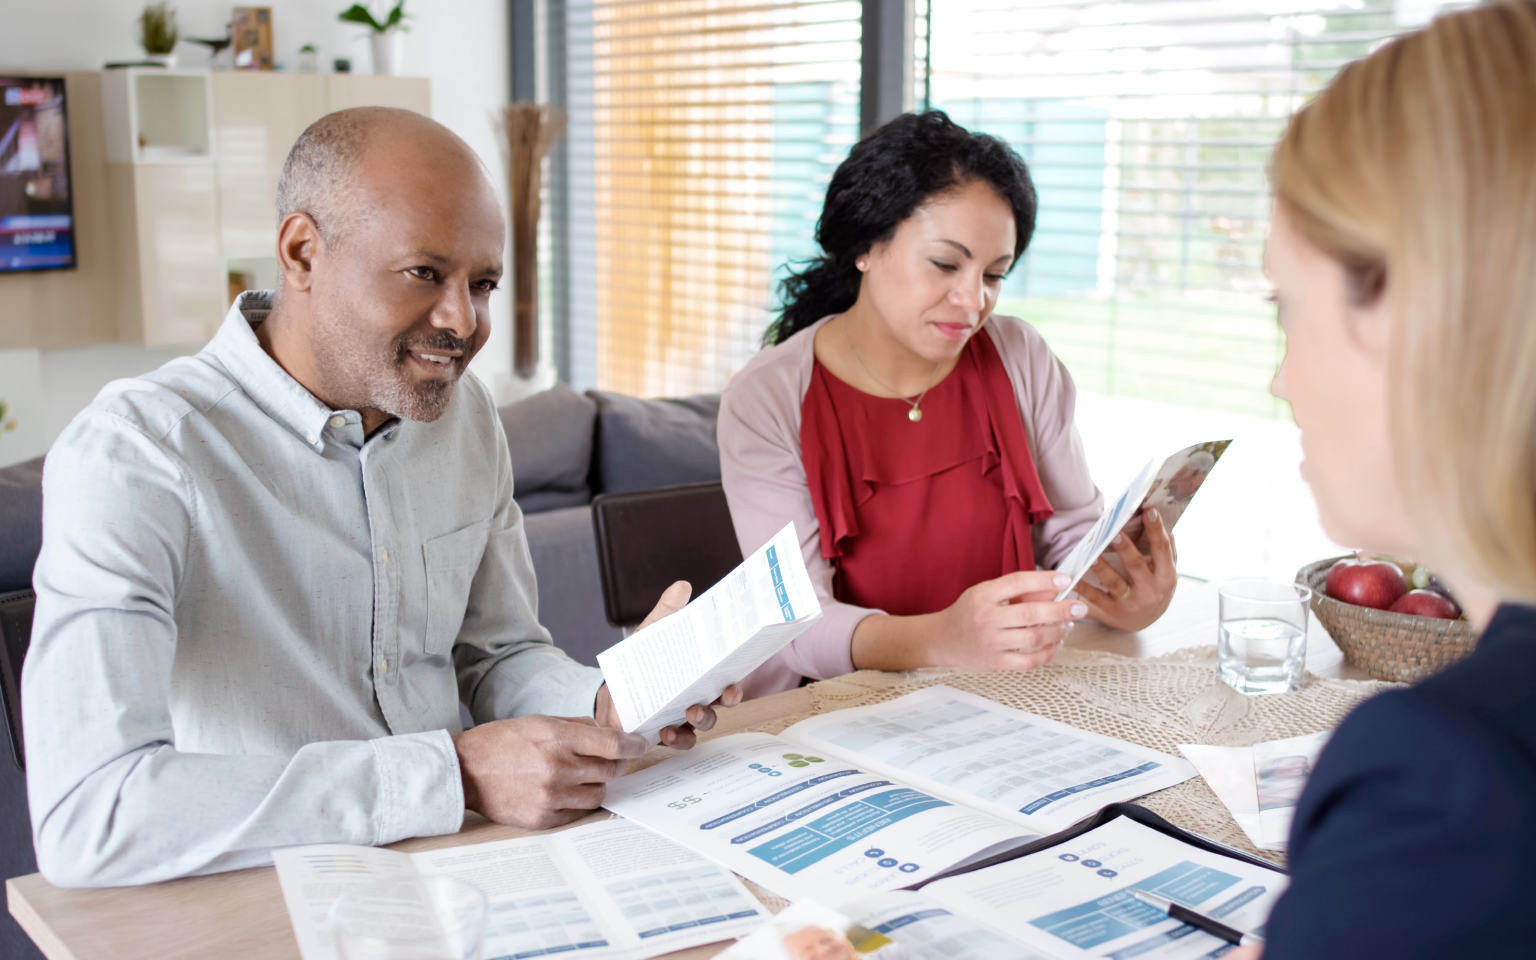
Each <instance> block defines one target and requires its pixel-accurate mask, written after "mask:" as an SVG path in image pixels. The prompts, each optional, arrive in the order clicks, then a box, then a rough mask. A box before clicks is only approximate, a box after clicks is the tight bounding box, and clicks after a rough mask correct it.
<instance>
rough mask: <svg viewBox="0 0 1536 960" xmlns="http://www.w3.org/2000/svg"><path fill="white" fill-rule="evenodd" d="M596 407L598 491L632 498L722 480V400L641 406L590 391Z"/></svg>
mask: <svg viewBox="0 0 1536 960" xmlns="http://www.w3.org/2000/svg"><path fill="white" fill-rule="evenodd" d="M587 396H589V397H591V398H592V399H593V400H595V401H597V456H596V457H595V458H594V463H593V468H594V474H595V478H594V484H593V486H594V490H595V491H596V492H600V493H628V492H630V491H631V490H650V489H653V488H655V487H671V486H676V485H677V484H680V483H699V482H701V481H705V480H719V479H720V447H719V445H718V444H717V443H716V442H715V421H716V419H718V417H719V415H720V395H719V394H703V395H700V396H697V397H682V398H679V399H668V400H641V399H640V398H638V397H627V396H625V395H623V394H621V393H604V392H601V391H598V390H588V391H587Z"/></svg>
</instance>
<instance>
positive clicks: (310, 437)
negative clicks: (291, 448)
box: [304, 433, 320, 443]
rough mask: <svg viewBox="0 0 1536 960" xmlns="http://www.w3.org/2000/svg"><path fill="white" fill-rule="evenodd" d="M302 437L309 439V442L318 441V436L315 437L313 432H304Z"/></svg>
mask: <svg viewBox="0 0 1536 960" xmlns="http://www.w3.org/2000/svg"><path fill="white" fill-rule="evenodd" d="M304 439H305V440H308V441H309V442H310V443H319V442H320V438H319V437H317V436H315V435H314V434H312V433H306V434H304Z"/></svg>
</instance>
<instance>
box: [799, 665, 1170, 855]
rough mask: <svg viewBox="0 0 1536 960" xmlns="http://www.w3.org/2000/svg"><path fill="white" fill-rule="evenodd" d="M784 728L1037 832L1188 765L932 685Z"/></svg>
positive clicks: (1163, 782) (1152, 785)
mask: <svg viewBox="0 0 1536 960" xmlns="http://www.w3.org/2000/svg"><path fill="white" fill-rule="evenodd" d="M785 737H786V739H789V738H793V739H794V740H795V741H796V742H800V743H804V744H806V745H807V746H810V747H824V748H825V749H826V750H827V751H828V752H829V753H834V754H837V755H838V756H841V757H844V758H846V759H849V760H852V761H854V762H863V763H867V764H868V765H869V766H870V767H871V768H872V769H874V770H877V771H879V772H881V773H885V774H887V775H891V776H895V775H899V776H900V777H901V778H902V779H903V780H906V781H907V782H910V783H913V784H914V785H915V786H919V787H924V788H927V789H929V791H930V792H931V793H935V794H937V795H939V796H943V797H946V798H948V799H951V800H954V801H955V802H957V803H965V804H967V805H973V806H974V805H977V801H980V803H981V804H982V806H980V808H981V809H984V810H987V811H988V812H994V813H997V814H999V815H1008V816H1010V818H1011V819H1013V820H1014V821H1015V822H1017V823H1020V824H1022V825H1024V826H1028V827H1031V828H1032V829H1036V830H1039V831H1041V832H1043V833H1044V832H1051V831H1054V830H1057V829H1060V828H1062V827H1065V826H1067V825H1069V824H1070V823H1072V822H1074V821H1075V820H1076V819H1078V818H1079V817H1081V816H1083V815H1085V814H1087V813H1091V812H1093V810H1096V809H1098V808H1099V807H1100V806H1103V805H1104V804H1106V803H1111V802H1115V801H1118V800H1130V799H1133V798H1135V797H1138V796H1141V795H1142V794H1145V793H1149V792H1151V791H1153V790H1159V789H1162V788H1163V787H1167V786H1172V785H1173V784H1176V783H1181V782H1183V781H1184V780H1187V779H1189V778H1190V777H1192V776H1194V775H1195V771H1194V768H1193V767H1191V766H1190V765H1189V764H1188V763H1186V762H1185V761H1183V760H1181V759H1179V758H1177V757H1171V756H1168V755H1167V754H1162V753H1158V752H1157V751H1154V750H1147V749H1145V748H1142V747H1138V746H1136V745H1134V744H1130V743H1126V742H1124V741H1120V740H1115V739H1112V738H1110V737H1103V736H1099V735H1098V734H1093V733H1089V732H1087V731H1083V730H1077V729H1074V728H1072V727H1069V726H1067V725H1066V724H1062V723H1057V722H1056V721H1053V720H1049V719H1047V718H1045V717H1036V716H1034V715H1032V714H1028V713H1025V712H1023V711H1021V710H1014V709H1011V708H1009V707H1005V706H1002V705H1001V704H998V703H994V702H992V701H990V700H986V699H985V698H982V697H978V696H975V695H973V694H969V693H965V692H963V691H960V690H955V689H953V688H950V687H942V686H940V687H932V688H929V689H927V690H920V691H918V692H917V693H912V694H908V695H907V696H905V697H902V698H900V699H898V700H894V701H890V702H888V703H882V704H876V705H874V706H870V707H857V708H854V709H851V710H839V711H836V712H834V713H829V714H825V715H823V716H820V717H814V718H812V719H810V720H805V721H802V722H801V723H798V724H796V725H795V726H793V727H791V728H790V729H789V730H787V731H785ZM1030 818H1033V819H1030Z"/></svg>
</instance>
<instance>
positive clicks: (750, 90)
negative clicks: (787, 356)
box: [552, 0, 861, 396]
mask: <svg viewBox="0 0 1536 960" xmlns="http://www.w3.org/2000/svg"><path fill="white" fill-rule="evenodd" d="M860 13H861V4H860V3H858V2H855V0H804V2H760V0H565V3H564V31H563V32H564V36H563V37H562V38H559V39H560V41H561V42H563V45H564V46H563V51H562V52H563V53H564V64H563V70H564V76H565V79H566V91H565V96H566V103H567V109H568V111H569V115H570V128H569V132H568V134H567V137H568V140H567V144H566V150H567V151H568V154H567V161H566V162H567V164H568V167H567V176H568V180H567V189H568V201H567V203H568V214H567V216H568V218H569V221H568V222H569V231H568V234H567V240H566V254H565V255H566V256H567V257H568V261H567V263H566V267H567V269H566V270H565V271H564V275H565V276H567V277H568V279H567V280H566V281H565V282H566V283H567V284H568V289H567V290H566V291H565V293H566V294H567V297H568V299H567V302H568V303H569V308H568V309H569V317H568V323H569V324H570V344H571V346H570V351H571V366H570V369H571V379H572V381H573V382H574V383H575V384H576V385H577V386H582V387H584V386H593V385H595V386H597V387H599V388H600V389H605V390H615V391H620V392H624V393H630V394H636V395H640V396H661V395H665V396H678V395H686V394H690V393H699V392H708V391H715V390H719V389H720V388H721V387H722V386H723V385H724V383H725V381H726V379H727V378H728V377H729V376H730V375H731V374H732V373H733V372H734V371H736V370H739V369H740V368H741V367H742V365H744V364H745V363H746V361H747V360H748V359H750V358H751V356H752V355H753V354H754V353H755V352H756V351H757V349H758V345H759V342H760V340H761V337H762V333H763V330H764V328H765V327H766V326H767V324H768V321H769V319H770V310H771V308H772V305H773V302H774V287H775V285H776V281H777V279H778V278H779V277H780V276H781V275H782V266H783V265H784V264H785V263H787V262H790V261H793V260H796V259H800V258H804V257H806V256H809V255H810V254H812V253H813V252H814V250H815V243H814V240H813V233H814V229H815V223H816V218H817V216H818V215H819V214H820V211H821V202H822V198H823V196H824V193H825V189H826V184H827V182H828V180H829V179H830V178H831V174H832V171H833V170H834V169H835V168H836V166H837V164H838V163H839V162H840V161H841V160H842V159H843V157H844V156H846V155H847V152H848V148H849V147H850V146H852V144H853V143H854V142H855V141H856V140H857V138H858V112H859V51H860V23H859V19H860ZM552 61H553V58H552Z"/></svg>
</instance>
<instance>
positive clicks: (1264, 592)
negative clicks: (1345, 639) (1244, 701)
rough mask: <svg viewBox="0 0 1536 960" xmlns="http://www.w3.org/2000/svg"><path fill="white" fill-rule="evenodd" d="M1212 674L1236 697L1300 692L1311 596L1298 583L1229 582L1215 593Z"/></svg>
mask: <svg viewBox="0 0 1536 960" xmlns="http://www.w3.org/2000/svg"><path fill="white" fill-rule="evenodd" d="M1217 593H1218V596H1219V597H1220V604H1221V611H1220V618H1219V619H1220V626H1219V631H1220V632H1219V635H1218V638H1217V644H1216V656H1217V660H1216V670H1217V673H1218V674H1219V675H1220V676H1221V679H1222V680H1224V681H1225V682H1226V683H1227V685H1228V686H1230V687H1231V688H1232V689H1234V690H1236V691H1237V692H1238V693H1247V694H1253V693H1285V692H1287V691H1289V690H1299V689H1301V673H1302V669H1303V667H1304V665H1305V663H1306V659H1307V617H1308V615H1309V613H1310V609H1309V606H1308V605H1309V604H1310V602H1311V600H1312V591H1311V590H1309V589H1307V588H1306V587H1304V586H1302V585H1301V584H1299V583H1283V582H1279V581H1275V580H1233V581H1232V582H1230V583H1224V584H1222V585H1221V586H1220V588H1218V591H1217Z"/></svg>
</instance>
